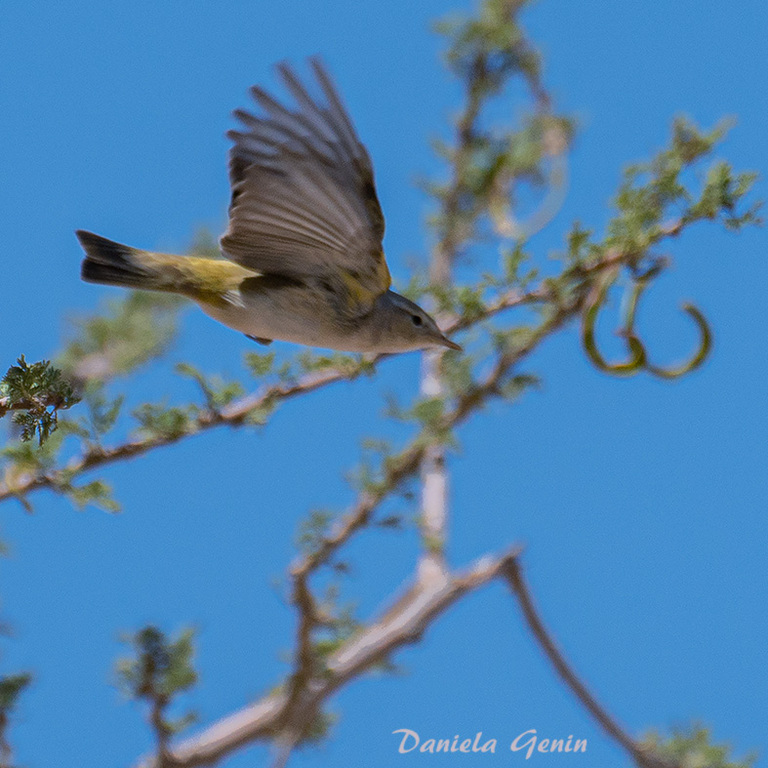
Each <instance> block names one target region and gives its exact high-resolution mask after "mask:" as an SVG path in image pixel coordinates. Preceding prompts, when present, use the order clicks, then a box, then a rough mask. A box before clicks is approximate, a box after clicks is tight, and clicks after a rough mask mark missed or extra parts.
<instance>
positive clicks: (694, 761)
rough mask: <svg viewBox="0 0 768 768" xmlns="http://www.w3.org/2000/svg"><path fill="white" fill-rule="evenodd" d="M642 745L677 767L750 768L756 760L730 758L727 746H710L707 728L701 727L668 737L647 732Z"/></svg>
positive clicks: (694, 727)
mask: <svg viewBox="0 0 768 768" xmlns="http://www.w3.org/2000/svg"><path fill="white" fill-rule="evenodd" d="M642 746H643V748H644V749H646V750H648V751H649V752H650V753H651V754H656V755H658V756H659V757H661V758H665V759H666V760H668V761H670V763H671V764H673V765H676V766H680V768H752V766H753V765H754V763H755V761H756V760H757V755H755V754H750V755H746V756H745V757H742V758H741V759H736V758H734V757H733V756H732V749H731V747H730V746H728V745H727V744H715V743H713V741H712V735H711V733H710V731H709V729H708V728H705V727H703V726H701V725H694V726H692V727H690V728H687V729H676V730H674V731H673V732H672V734H671V735H670V736H668V737H663V736H661V735H660V734H658V733H650V734H648V735H647V736H646V738H645V739H644V740H643V742H642Z"/></svg>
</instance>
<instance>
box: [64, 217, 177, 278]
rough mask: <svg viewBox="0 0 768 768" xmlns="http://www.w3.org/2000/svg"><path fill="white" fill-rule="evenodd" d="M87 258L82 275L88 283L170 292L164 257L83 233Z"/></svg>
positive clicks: (81, 234) (81, 236)
mask: <svg viewBox="0 0 768 768" xmlns="http://www.w3.org/2000/svg"><path fill="white" fill-rule="evenodd" d="M75 234H76V235H77V239H78V240H79V241H80V245H81V246H82V247H83V250H84V251H85V258H84V259H83V263H82V266H81V270H80V275H81V277H82V278H83V280H85V281H86V282H89V283H102V284H105V285H121V286H125V287H127V288H142V289H144V290H150V291H152V290H154V291H157V290H160V291H162V290H169V289H171V288H170V286H168V285H167V282H168V281H167V280H166V279H165V277H164V274H163V273H164V270H163V269H162V264H160V263H159V259H158V258H157V257H158V256H159V255H160V254H154V253H149V252H148V251H141V250H139V249H138V248H131V247H130V246H128V245H122V244H121V243H116V242H114V241H113V240H107V238H106V237H101V236H100V235H94V234H93V232H86V231H85V230H82V229H79V230H78V231H77V232H76V233H75Z"/></svg>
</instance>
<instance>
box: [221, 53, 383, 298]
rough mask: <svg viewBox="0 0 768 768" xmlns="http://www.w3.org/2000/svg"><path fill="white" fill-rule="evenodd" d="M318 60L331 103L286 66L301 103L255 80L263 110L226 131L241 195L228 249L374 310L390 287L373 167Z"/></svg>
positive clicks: (253, 265) (234, 205)
mask: <svg viewBox="0 0 768 768" xmlns="http://www.w3.org/2000/svg"><path fill="white" fill-rule="evenodd" d="M310 62H311V66H312V69H313V71H314V74H315V77H316V78H317V82H318V83H319V85H320V89H321V91H322V94H323V97H324V101H325V103H324V104H322V103H320V102H319V101H318V100H315V99H313V98H312V96H310V94H309V92H308V91H307V90H306V89H305V88H304V86H303V85H302V84H301V82H300V81H299V79H298V78H297V77H296V74H295V73H294V72H293V71H292V70H291V68H290V67H289V66H288V65H286V64H281V65H279V67H278V70H279V72H280V75H281V77H282V79H283V82H284V83H285V85H286V87H287V89H288V91H289V92H290V93H291V95H292V96H293V98H294V99H295V101H296V105H297V107H298V108H297V109H296V110H295V111H291V110H290V109H288V108H287V107H285V106H283V105H282V104H280V103H279V102H277V101H276V100H275V99H273V98H272V97H271V96H270V95H269V94H267V93H266V92H265V91H263V90H262V89H261V88H259V87H256V86H254V87H253V88H251V94H252V95H253V98H254V99H255V101H256V103H257V104H258V105H259V107H261V110H262V112H263V116H261V117H257V116H255V115H252V114H250V113H248V112H245V111H243V110H236V111H235V113H234V114H235V117H237V119H238V120H240V122H242V123H243V125H244V130H241V131H229V132H228V133H227V136H229V138H231V139H232V140H233V141H234V146H233V147H232V149H231V150H230V156H229V174H230V182H231V184H232V201H231V204H230V208H229V228H228V229H227V232H226V233H225V234H224V236H223V237H222V238H221V248H222V251H223V252H224V255H225V256H227V257H228V258H230V259H231V260H232V261H235V262H237V263H238V264H242V265H243V266H245V267H248V268H250V269H253V270H255V271H258V272H261V273H266V274H270V273H271V274H280V275H285V276H287V277H292V278H298V279H302V278H303V279H306V278H308V277H309V278H311V277H315V278H318V279H320V280H326V281H330V283H331V284H332V285H334V286H336V288H337V289H343V290H345V292H346V294H347V297H348V301H349V302H350V305H351V306H350V307H349V308H350V309H351V310H352V313H354V311H366V310H367V308H369V307H370V304H371V302H372V301H373V299H375V297H376V296H378V295H379V294H381V293H383V292H384V291H386V290H387V289H388V288H389V285H390V276H389V270H388V269H387V264H386V261H385V259H384V254H383V251H382V247H381V239H382V237H383V235H384V217H383V215H382V212H381V206H380V205H379V200H378V198H377V196H376V188H375V186H374V181H373V168H372V166H371V160H370V158H369V156H368V152H367V151H366V149H365V147H364V146H363V145H362V144H361V143H360V140H359V139H358V138H357V134H356V133H355V129H354V127H353V126H352V122H351V120H350V118H349V116H348V115H347V113H346V111H345V109H344V106H343V105H342V103H341V99H340V98H339V96H338V94H337V92H336V89H335V88H334V86H333V84H332V82H331V79H330V77H329V75H328V73H327V72H326V70H325V69H324V67H323V66H322V64H321V63H320V61H318V60H317V59H311V60H310Z"/></svg>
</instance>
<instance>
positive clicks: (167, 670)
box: [116, 626, 197, 743]
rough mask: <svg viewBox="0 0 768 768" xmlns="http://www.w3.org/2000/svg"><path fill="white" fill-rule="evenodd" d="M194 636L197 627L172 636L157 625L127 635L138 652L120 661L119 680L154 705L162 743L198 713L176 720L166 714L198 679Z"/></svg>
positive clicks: (130, 693) (124, 688)
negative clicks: (178, 697)
mask: <svg viewBox="0 0 768 768" xmlns="http://www.w3.org/2000/svg"><path fill="white" fill-rule="evenodd" d="M193 637H194V631H193V630H191V629H185V630H183V631H182V632H181V633H179V635H178V636H177V637H176V639H175V640H170V639H168V638H167V637H166V636H165V634H164V633H163V632H161V631H160V630H159V629H158V628H157V627H154V626H148V627H144V629H141V630H139V631H138V632H136V633H135V634H133V635H132V636H130V637H128V638H127V639H126V642H127V643H129V644H130V645H131V646H132V649H133V652H134V656H132V657H130V658H124V659H120V660H118V662H117V665H116V669H117V682H118V685H119V687H120V688H121V690H122V691H123V692H124V693H125V695H127V696H128V697H129V698H131V699H136V700H140V701H145V702H147V703H149V704H150V705H151V707H152V712H153V726H154V727H155V729H156V730H158V734H157V735H158V738H159V740H160V742H161V743H163V741H164V740H165V739H166V738H167V737H168V736H171V735H173V734H176V733H179V732H180V731H181V730H183V729H184V728H186V727H187V726H189V725H190V724H191V723H193V722H194V721H195V717H196V716H195V715H194V713H189V714H187V715H184V716H183V717H181V718H178V719H175V720H170V719H168V718H167V716H166V714H165V710H166V709H167V707H168V706H169V705H170V704H171V702H172V701H173V700H174V698H175V697H176V696H177V695H178V694H179V693H181V692H183V691H186V690H189V689H190V688H192V687H193V686H194V685H195V683H196V682H197V672H196V671H195V669H194V666H193V664H192V659H193V656H194V650H195V649H194V643H193Z"/></svg>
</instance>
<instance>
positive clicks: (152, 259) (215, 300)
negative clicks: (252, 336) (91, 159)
mask: <svg viewBox="0 0 768 768" xmlns="http://www.w3.org/2000/svg"><path fill="white" fill-rule="evenodd" d="M75 234H76V235H77V239H78V240H79V241H80V245H82V246H83V250H84V251H85V258H84V259H83V264H82V268H81V272H80V274H81V276H82V278H83V280H85V281H87V282H89V283H102V284H104V285H121V286H124V287H126V288H139V289H141V290H144V291H166V292H168V293H180V294H181V295H183V296H187V297H189V298H190V299H194V300H195V301H198V302H205V303H208V304H219V303H221V302H222V301H227V300H228V296H229V295H230V294H231V292H232V291H236V290H237V289H238V287H239V285H240V283H241V282H242V281H243V280H244V279H246V278H248V277H253V276H254V275H255V274H256V273H255V272H254V271H253V270H249V269H246V268H245V267H241V266H240V265H239V264H235V263H234V262H231V261H228V260H226V259H209V258H205V257H201V256H176V255H174V254H171V253H153V252H152V251H142V250H140V249H139V248H131V247H130V246H129V245H122V244H121V243H116V242H114V241H113V240H107V238H106V237H101V236H100V235H94V234H93V232H86V231H84V230H82V229H79V230H78V231H77V232H76V233H75Z"/></svg>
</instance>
